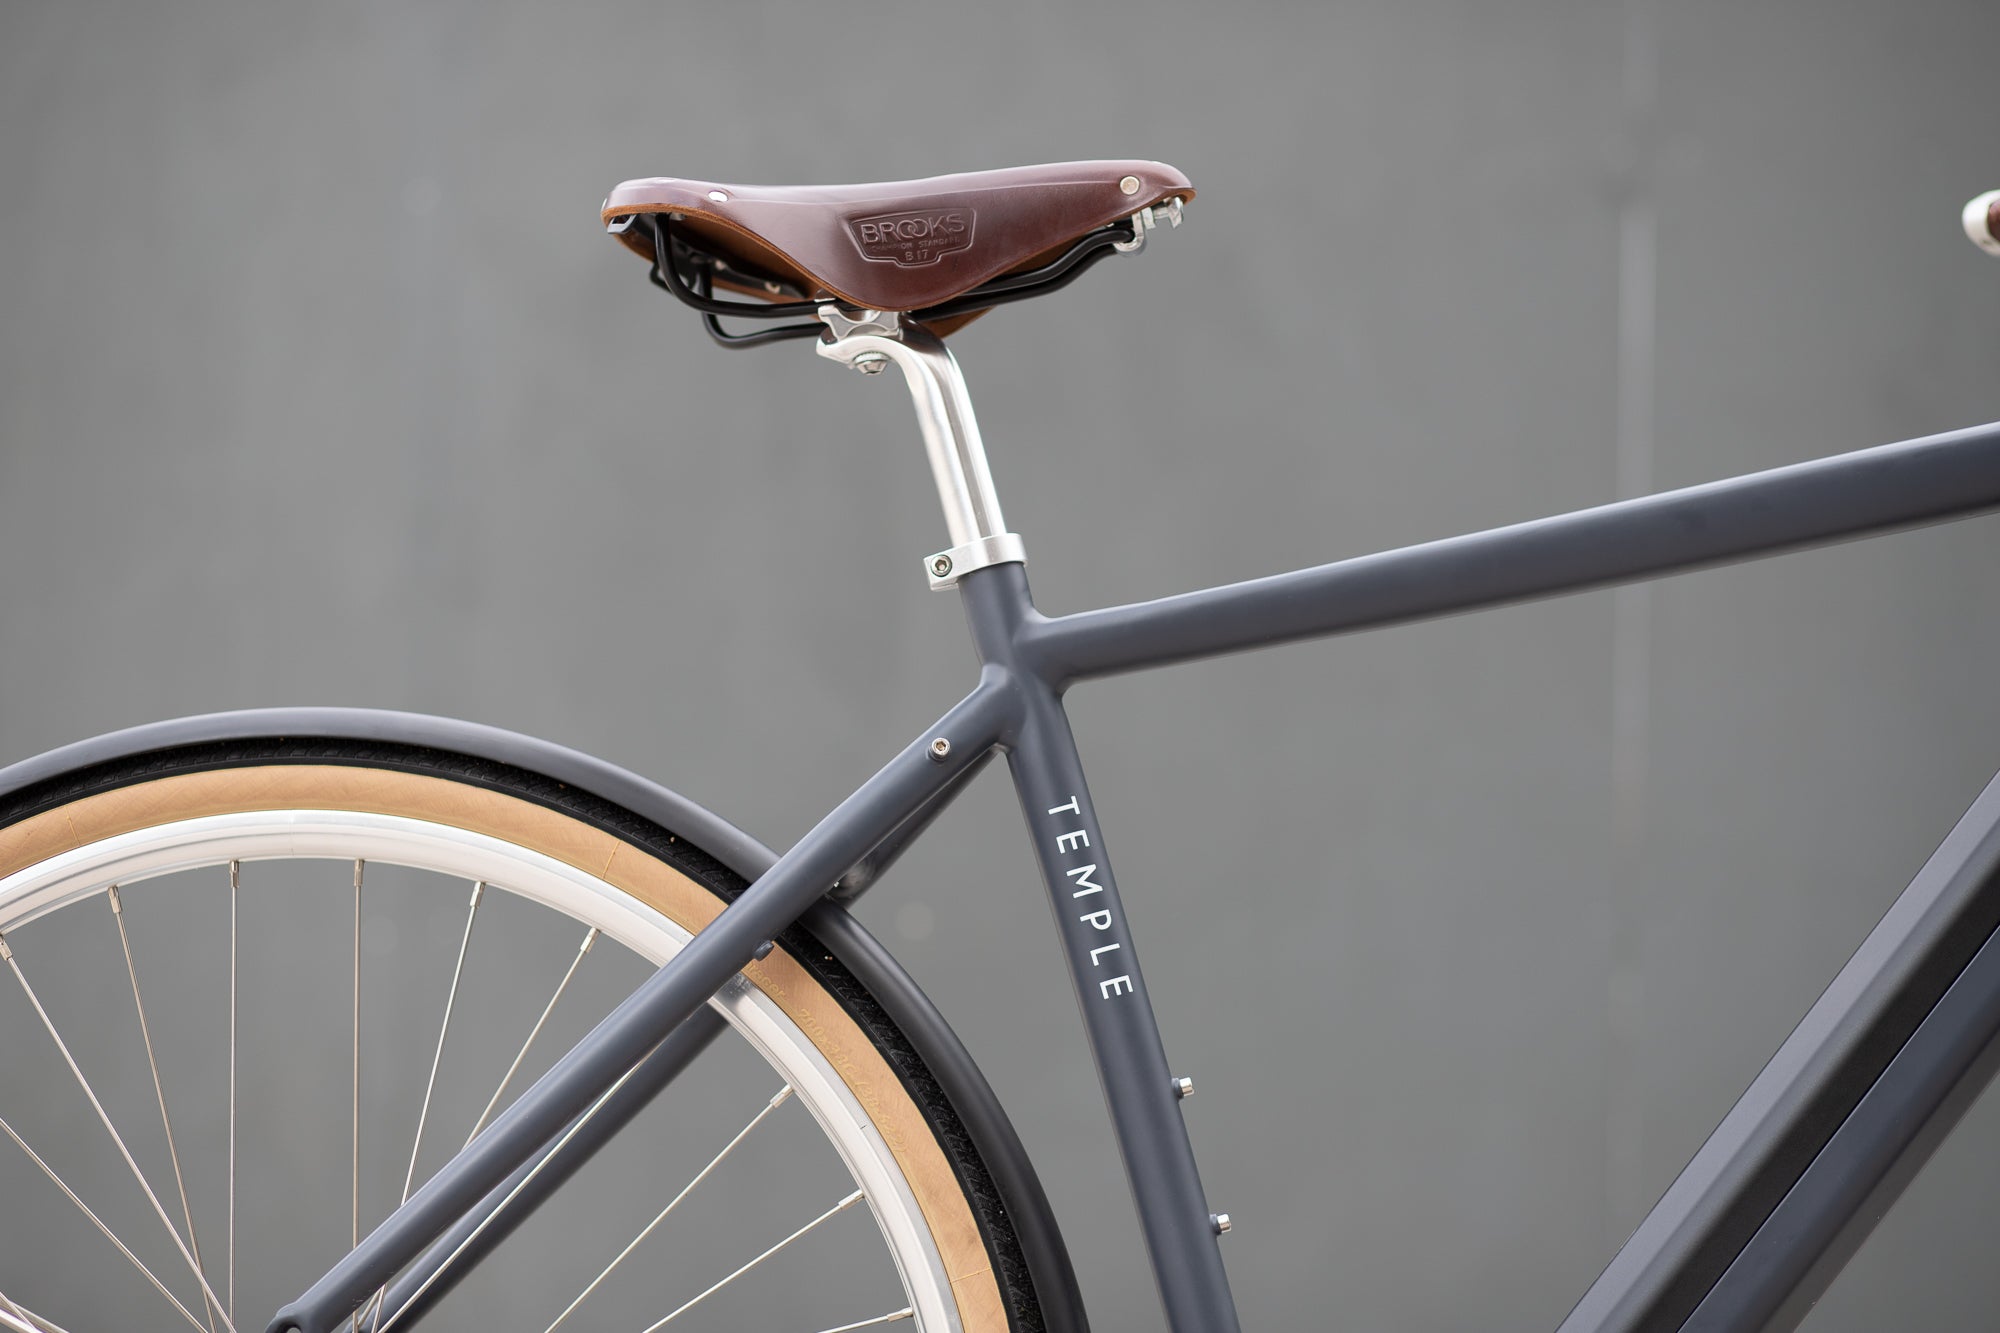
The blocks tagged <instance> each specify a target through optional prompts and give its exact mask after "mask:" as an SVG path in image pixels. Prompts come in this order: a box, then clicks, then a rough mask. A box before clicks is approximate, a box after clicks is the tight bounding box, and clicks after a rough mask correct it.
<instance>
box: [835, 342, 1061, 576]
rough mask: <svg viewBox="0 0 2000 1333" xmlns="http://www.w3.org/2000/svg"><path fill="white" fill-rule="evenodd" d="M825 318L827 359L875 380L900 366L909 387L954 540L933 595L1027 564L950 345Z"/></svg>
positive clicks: (930, 570) (927, 561) (927, 562)
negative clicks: (991, 571) (976, 573)
mask: <svg viewBox="0 0 2000 1333" xmlns="http://www.w3.org/2000/svg"><path fill="white" fill-rule="evenodd" d="M819 317H820V318H821V319H822V320H824V321H825V322H826V325H827V328H828V329H829V330H830V331H831V332H832V335H833V336H832V338H831V339H826V338H822V339H821V341H820V343H819V345H818V346H819V354H820V355H821V356H823V357H825V358H827V359H828V360H829V361H838V362H840V363H841V364H842V365H846V366H852V367H853V368H854V369H856V370H859V371H862V372H863V373H865V374H870V375H873V374H878V373H880V372H881V370H882V368H883V367H884V366H886V365H888V364H889V363H890V362H892V361H893V362H895V363H896V365H897V366H899V367H900V368H901V369H902V372H903V378H904V379H905V380H906V381H907V382H908V383H909V386H910V399H911V401H912V402H913V403H915V404H916V409H917V425H918V427H919V428H921V429H922V431H923V433H924V449H925V450H926V451H927V452H928V453H929V454H930V459H931V475H932V477H933V478H935V479H936V481H937V488H938V499H939V501H940V502H941V503H942V504H943V505H944V524H945V531H946V532H947V533H948V534H949V535H950V537H951V548H950V549H949V550H944V551H939V552H937V553H936V554H935V555H929V556H926V557H924V576H925V577H926V578H928V579H929V580H930V585H931V587H933V588H950V587H955V586H956V585H957V583H958V580H959V579H960V578H961V577H963V576H964V575H966V574H970V573H971V572H972V571H973V570H975V569H984V568H986V567H987V566H988V565H1000V564H1005V563H1007V562H1008V561H1025V560H1026V559H1027V558H1028V553H1027V548H1026V547H1024V546H1023V545H1022V544H1021V539H1020V538H1019V537H1018V536H1016V535H1015V534H1013V533H1011V532H1009V531H1007V522H1006V520H1005V519H1003V518H1002V517H1001V516H1000V496H999V494H998V493H997V492H996V491H995V490H994V489H993V474H992V473H991V472H990V471H988V470H987V467H986V447H985V445H983V444H982V443H980V439H979V423H978V421H977V420H975V419H974V417H973V415H972V399H971V398H970V397H969V396H968V395H967V394H966V391H965V376H963V375H962V374H960V373H959V369H958V362H957V361H956V360H954V359H953V357H952V354H951V352H950V351H949V350H948V349H947V348H946V347H945V345H944V342H943V340H942V339H940V338H939V337H938V336H937V335H936V334H935V333H932V332H931V331H930V330H929V329H927V328H925V327H924V326H923V325H921V324H916V323H912V322H910V321H908V320H905V319H904V318H903V317H902V316H901V315H898V314H894V313H884V312H882V311H879V310H841V309H839V308H838V307H836V306H833V305H823V306H821V307H820V311H819Z"/></svg>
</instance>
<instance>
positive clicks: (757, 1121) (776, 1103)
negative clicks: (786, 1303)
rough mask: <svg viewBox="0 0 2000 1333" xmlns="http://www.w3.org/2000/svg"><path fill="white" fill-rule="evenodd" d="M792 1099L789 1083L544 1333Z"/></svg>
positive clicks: (551, 1330) (553, 1330) (552, 1331)
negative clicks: (767, 1118)
mask: <svg viewBox="0 0 2000 1333" xmlns="http://www.w3.org/2000/svg"><path fill="white" fill-rule="evenodd" d="M791 1095H792V1085H791V1084H789V1083H787V1084H786V1085H785V1086H784V1087H782V1088H780V1089H778V1093H777V1095H776V1096H775V1097H773V1098H771V1100H770V1101H768V1102H766V1103H765V1104H764V1109H763V1110H761V1111H759V1112H757V1114H756V1115H754V1116H752V1117H750V1123H749V1124H747V1125H745V1126H743V1128H742V1129H740V1130H738V1131H736V1137H735V1138H733V1139H731V1140H730V1141H729V1142H728V1143H727V1144H725V1145H723V1149H722V1151H721V1152H719V1153H717V1154H716V1155H715V1156H714V1157H713V1158H712V1159H711V1160H710V1161H709V1163H708V1165H707V1166H704V1167H703V1168H702V1169H701V1170H700V1171H698V1172H696V1173H695V1177H694V1179H693V1180H690V1181H689V1182H688V1183H687V1184H686V1185H683V1186H682V1187H681V1192H680V1193H679V1194H676V1195H675V1196H674V1197H673V1199H672V1200H671V1201H670V1202H669V1203H668V1204H667V1206H666V1207H665V1208H662V1209H661V1210H660V1214H659V1216H658V1217H655V1218H654V1219H653V1220H652V1221H650V1222H648V1223H647V1224H646V1225H645V1226H644V1227H642V1228H641V1229H640V1231H639V1234H638V1235H636V1236H634V1237H633V1238H632V1243H631V1244H629V1245H627V1246H626V1247H625V1248H624V1249H622V1250H620V1251H619V1252H618V1257H617V1258H615V1259H613V1260H612V1261H611V1262H610V1263H608V1264H606V1265H605V1266H604V1271H603V1272H602V1273H599V1274H598V1275H597V1276H596V1277H595V1278H592V1279H591V1282H590V1285H589V1286H587V1287H585V1288H584V1289H583V1290H582V1291H581V1292H578V1293H577V1297H576V1299H575V1300H573V1301H571V1302H570V1303H569V1304H568V1305H567V1306H565V1307H564V1308H563V1312H562V1313H561V1314H559V1315H557V1316H556V1318H555V1323H552V1324H550V1325H549V1326H548V1328H547V1329H546V1330H544V1333H556V1329H557V1328H558V1327H559V1326H561V1324H562V1322H563V1320H565V1319H567V1318H569V1317H570V1315H571V1313H573V1312H574V1311H575V1309H576V1307H577V1306H579V1305H582V1304H583V1302H584V1298H585V1297H587V1296H589V1295H590V1293H591V1292H593V1291H596V1290H597V1289H598V1288H599V1287H600V1286H602V1285H603V1284H604V1279H606V1278H608V1277H610V1276H611V1272H612V1270H613V1269H615V1268H617V1267H618V1265H620V1264H622V1263H624V1262H625V1258H626V1256H627V1255H629V1254H631V1253H632V1251H634V1250H636V1249H638V1248H639V1245H640V1243H641V1242H642V1241H644V1240H645V1239H646V1237H648V1236H650V1235H652V1234H653V1232H654V1231H656V1230H657V1229H658V1228H659V1225H660V1223H662V1222H664V1221H666V1220H667V1214H669V1213H671V1212H673V1210H674V1209H675V1208H677V1207H679V1206H680V1202H681V1200H683V1199H685V1198H687V1196H688V1195H690V1194H692V1193H694V1187H695V1186H696V1185H699V1184H701V1182H702V1181H704V1180H706V1179H708V1177H709V1173H710V1172H712V1171H714V1170H715V1168H716V1167H718V1166H721V1165H722V1162H723V1159H724V1158H726V1157H728V1156H729V1154H730V1153H732V1152H735V1151H736V1145H737V1144H739V1143H741V1142H743V1140H744V1139H746V1138H748V1137H750V1131H751V1130H753V1129H755V1128H757V1126H759V1125H761V1124H763V1123H764V1120H765V1118H766V1117H767V1116H769V1115H770V1114H771V1112H773V1111H775V1110H777V1109H778V1108H779V1107H780V1106H783V1105H784V1104H785V1102H786V1100H787V1099H789V1098H790V1097H791ZM857 1327H858V1325H857Z"/></svg>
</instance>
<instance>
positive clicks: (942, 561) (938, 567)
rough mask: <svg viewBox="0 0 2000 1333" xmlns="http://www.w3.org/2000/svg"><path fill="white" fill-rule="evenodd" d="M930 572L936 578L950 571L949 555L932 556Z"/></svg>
mask: <svg viewBox="0 0 2000 1333" xmlns="http://www.w3.org/2000/svg"><path fill="white" fill-rule="evenodd" d="M931 573H932V574H934V575H936V576H937V577H938V578H943V577H944V576H945V575H947V574H949V573H951V557H950V556H948V555H934V556H932V557H931Z"/></svg>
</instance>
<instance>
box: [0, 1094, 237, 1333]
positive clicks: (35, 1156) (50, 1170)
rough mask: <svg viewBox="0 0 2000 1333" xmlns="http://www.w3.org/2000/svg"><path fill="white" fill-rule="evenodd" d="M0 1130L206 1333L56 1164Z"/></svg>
mask: <svg viewBox="0 0 2000 1333" xmlns="http://www.w3.org/2000/svg"><path fill="white" fill-rule="evenodd" d="M0 1132H4V1133H5V1134H6V1135H7V1137H8V1138H10V1139H12V1140H14V1143H15V1145H16V1146H17V1147H19V1148H20V1150H21V1151H22V1152H24V1153H26V1154H28V1160H29V1161H31V1162H33V1163H34V1164H35V1165H36V1166H37V1167H39V1168H41V1172H42V1174H43V1175H45V1176H47V1177H48V1178H49V1180H50V1181H51V1182H53V1183H54V1185H55V1187H56V1188H57V1189H59V1190H61V1191H62V1192H63V1193H64V1194H65V1195H66V1196H67V1197H68V1198H69V1201H70V1202H71V1203H73V1204H75V1205H76V1206H77V1208H78V1209H79V1210H81V1211H82V1213H83V1215H84V1216H85V1217H87V1218H89V1219H90V1222H91V1225H92V1226H94V1227H96V1228H97V1229H98V1230H99V1231H101V1232H103V1233H104V1238H105V1239H106V1240H108V1241H110V1242H111V1243H112V1244H113V1245H116V1246H117V1247H118V1253H120V1254H122V1255H124V1256H125V1258H126V1259H127V1260H128V1261H129V1262H130V1263H131V1265H132V1267H134V1268H136V1269H138V1270H139V1272H140V1273H142V1274H143V1275H144V1276H145V1279H146V1281H148V1282H150V1283H152V1284H153V1289H154V1290H155V1291H157V1292H159V1293H160V1295H162V1296H164V1297H166V1298H167V1303H168V1304H170V1305H172V1306H173V1307H174V1308H175V1309H176V1310H179V1311H180V1312H181V1318H183V1319H185V1320H187V1321H188V1323H190V1324H192V1325H193V1326H194V1327H195V1329H196V1333H208V1328H207V1325H205V1324H203V1323H202V1322H201V1320H199V1319H196V1318H195V1317H194V1312H193V1311H192V1310H190V1309H188V1308H187V1307H186V1306H185V1305H182V1304H181V1303H180V1299H179V1298H178V1297H176V1296H175V1295H174V1294H173V1293H172V1292H171V1291H168V1290H167V1284H166V1283H164V1282H162V1281H160V1279H159V1278H158V1277H157V1276H156V1275H155V1274H154V1272H153V1270H152V1269H150V1268H148V1267H146V1265H145V1264H143V1263H141V1262H139V1256H138V1255H136V1254H134V1253H132V1251H131V1249H130V1248H129V1247H128V1246H127V1245H126V1244H125V1242H124V1241H122V1240H120V1239H118V1236H117V1234H116V1233H115V1232H113V1231H112V1230H111V1228H110V1227H108V1226H106V1225H104V1219H103V1218H101V1217H99V1216H98V1215H97V1214H96V1213H94V1212H92V1211H91V1210H90V1205H89V1204H87V1203H85V1202H84V1201H83V1200H82V1199H80V1198H78V1197H77V1194H76V1191H75V1190H73V1189H71V1188H70V1187H69V1185H68V1184H67V1183H66V1182H65V1181H64V1180H63V1178H62V1177H61V1176H59V1175H57V1174H56V1171H55V1168H54V1167H52V1166H50V1165H49V1164H48V1163H47V1162H45V1161H43V1160H42V1155H41V1154H40V1153H38V1152H36V1151H35V1150H34V1149H33V1148H30V1147H29V1146H28V1142H27V1140H26V1139H23V1138H22V1137H21V1136H20V1135H19V1134H16V1133H15V1132H14V1127H13V1126H12V1125H10V1124H8V1123H7V1122H6V1121H5V1120H4V1119H0Z"/></svg>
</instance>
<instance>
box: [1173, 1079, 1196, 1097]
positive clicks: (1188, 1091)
mask: <svg viewBox="0 0 2000 1333" xmlns="http://www.w3.org/2000/svg"><path fill="white" fill-rule="evenodd" d="M1174 1096H1176V1097H1178V1098H1180V1099H1181V1100H1182V1101H1186V1100H1187V1099H1188V1098H1190V1097H1192V1096H1194V1080H1193V1079H1191V1078H1189V1077H1187V1075H1185V1074H1183V1075H1181V1077H1179V1078H1177V1079H1175V1080H1174Z"/></svg>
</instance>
